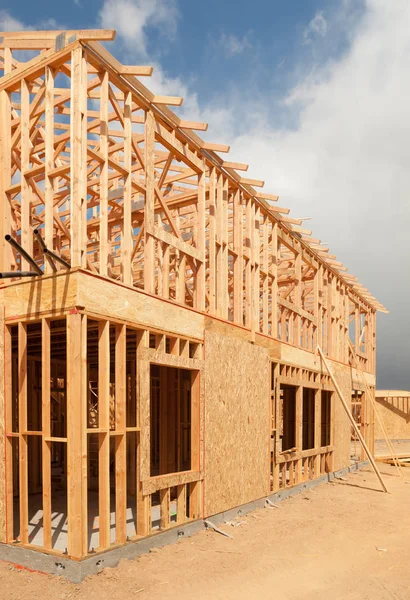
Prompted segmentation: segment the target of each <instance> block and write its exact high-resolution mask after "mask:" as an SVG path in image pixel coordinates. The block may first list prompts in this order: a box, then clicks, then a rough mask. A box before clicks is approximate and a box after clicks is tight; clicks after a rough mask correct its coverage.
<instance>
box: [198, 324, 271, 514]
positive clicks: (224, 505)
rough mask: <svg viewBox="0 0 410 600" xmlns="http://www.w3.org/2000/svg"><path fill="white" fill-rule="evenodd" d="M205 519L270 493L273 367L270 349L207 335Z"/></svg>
mask: <svg viewBox="0 0 410 600" xmlns="http://www.w3.org/2000/svg"><path fill="white" fill-rule="evenodd" d="M205 356H206V366H205V369H206V375H205V393H206V405H205V432H206V444H205V465H206V475H205V490H204V494H205V509H204V511H205V515H206V516H210V515H212V514H215V513H218V512H221V511H223V510H226V509H228V508H232V507H234V506H238V505H240V504H243V503H245V502H250V501H251V500H255V499H257V498H261V497H262V496H264V495H266V494H267V493H268V491H269V490H268V481H267V476H266V474H267V473H268V470H269V456H268V443H269V421H268V418H267V416H268V412H269V397H270V371H269V369H270V365H269V355H268V352H267V350H266V349H264V348H258V347H256V346H254V345H252V344H250V343H247V342H244V341H241V340H238V339H235V338H232V337H225V336H222V335H220V334H217V333H212V332H207V333H206V335H205Z"/></svg>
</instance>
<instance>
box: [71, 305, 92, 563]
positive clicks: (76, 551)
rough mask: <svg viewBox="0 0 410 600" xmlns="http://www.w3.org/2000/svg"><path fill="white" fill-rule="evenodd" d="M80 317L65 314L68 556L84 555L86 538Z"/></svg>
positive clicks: (79, 315)
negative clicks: (84, 540)
mask: <svg viewBox="0 0 410 600" xmlns="http://www.w3.org/2000/svg"><path fill="white" fill-rule="evenodd" d="M81 319H82V315H81V314H80V313H78V312H73V313H70V314H69V315H67V519H68V554H69V556H71V557H73V558H82V557H83V556H84V546H83V539H84V536H87V531H84V520H83V485H82V482H83V464H82V463H83V459H82V457H83V452H84V448H83V431H84V429H85V427H86V424H85V423H84V422H83V414H84V413H83V408H82V406H83V403H85V402H86V398H85V397H84V396H83V385H82V379H83V368H82V337H83V331H82V324H81Z"/></svg>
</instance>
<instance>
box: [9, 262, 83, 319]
mask: <svg viewBox="0 0 410 600" xmlns="http://www.w3.org/2000/svg"><path fill="white" fill-rule="evenodd" d="M77 276H78V273H76V272H75V271H73V272H70V273H69V274H68V275H66V274H65V273H62V274H61V275H57V276H55V275H54V276H52V275H50V276H47V275H44V276H42V277H35V278H33V279H28V280H27V279H26V280H24V281H21V282H18V283H13V284H9V285H7V286H6V287H4V288H3V289H2V305H3V304H4V306H5V317H6V320H7V319H9V318H14V319H15V318H20V317H25V316H27V315H28V316H37V315H43V314H49V313H54V314H56V315H58V314H59V313H61V312H62V311H63V310H64V309H65V308H71V307H74V306H75V305H76V299H77Z"/></svg>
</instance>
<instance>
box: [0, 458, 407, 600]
mask: <svg viewBox="0 0 410 600" xmlns="http://www.w3.org/2000/svg"><path fill="white" fill-rule="evenodd" d="M379 464H380V463H379ZM380 467H381V471H382V473H383V474H384V476H385V481H386V483H387V486H388V488H389V490H390V491H391V493H390V494H383V493H382V492H380V491H379V485H378V483H377V480H376V477H375V475H374V474H373V473H372V472H371V471H370V470H368V469H366V470H362V471H361V472H360V473H354V474H349V475H347V476H346V477H345V478H343V479H342V480H337V481H336V482H335V483H328V484H323V485H321V486H319V487H316V488H315V489H314V490H313V491H308V492H304V493H302V494H299V495H298V496H295V497H293V498H290V499H288V500H285V501H283V502H281V503H280V505H279V506H280V508H265V509H260V510H257V511H254V512H252V513H248V514H247V515H245V516H242V517H238V518H237V519H236V523H240V524H239V525H237V526H235V527H234V526H232V525H231V524H224V525H222V526H221V527H222V529H224V530H225V531H227V532H228V533H229V534H230V535H231V536H232V538H233V539H229V538H228V537H224V536H222V535H221V534H219V533H215V532H212V531H202V532H200V533H198V534H196V535H195V536H194V537H192V538H187V539H183V540H181V541H180V542H179V543H178V544H176V545H174V546H167V547H165V548H161V549H158V550H155V551H154V552H151V553H150V554H148V555H145V556H142V557H140V558H139V559H136V560H134V561H125V560H124V561H122V562H121V563H120V565H119V566H118V567H117V568H116V569H105V570H104V571H102V572H101V573H100V574H98V575H95V576H92V577H89V578H87V579H86V581H85V582H83V584H81V585H73V584H70V583H68V582H67V581H65V580H64V579H62V578H55V577H51V576H48V575H43V574H40V573H31V572H28V571H24V570H23V571H22V570H16V568H15V567H12V566H11V565H9V564H7V563H0V598H2V599H3V598H4V599H6V598H7V599H14V598H16V599H17V598H21V597H25V598H30V600H35V599H37V598H38V599H39V600H40V599H41V600H55V599H58V600H60V599H61V600H68V599H73V600H74V599H76V600H77V599H78V600H108V599H109V600H125V599H127V600H128V599H129V598H134V597H135V598H138V599H139V600H148V599H154V598H155V599H162V598H164V599H168V598H176V597H178V599H179V600H184V599H190V600H191V599H205V598H206V599H210V600H213V599H215V600H216V599H223V600H230V599H235V600H241V599H249V598H252V599H253V598H275V599H276V598H279V599H281V600H283V599H285V600H287V599H297V600H300V599H306V600H313V599H329V598H331V599H332V600H338V599H341V598H343V599H348V600H359V599H360V600H365V599H372V600H377V599H383V600H385V599H386V598H394V599H398V600H401V599H403V600H408V599H409V598H410V570H409V567H408V558H409V548H410V511H409V510H408V508H409V495H410V485H409V484H408V483H406V480H407V481H409V482H410V468H409V469H408V471H409V474H408V475H407V472H406V478H405V480H403V479H399V478H398V477H397V476H396V473H395V470H394V468H393V467H390V466H388V465H382V464H380ZM405 471H407V470H405Z"/></svg>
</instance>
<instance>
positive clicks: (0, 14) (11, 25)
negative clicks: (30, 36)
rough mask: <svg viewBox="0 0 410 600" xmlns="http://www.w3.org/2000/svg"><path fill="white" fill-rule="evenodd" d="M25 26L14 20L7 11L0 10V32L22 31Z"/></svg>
mask: <svg viewBox="0 0 410 600" xmlns="http://www.w3.org/2000/svg"><path fill="white" fill-rule="evenodd" d="M24 29H25V26H24V25H23V23H22V22H21V21H19V20H18V19H15V18H14V17H12V16H11V15H10V13H9V12H8V11H7V10H4V9H2V10H0V31H22V30H24Z"/></svg>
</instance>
